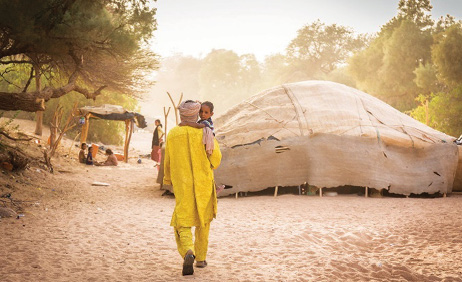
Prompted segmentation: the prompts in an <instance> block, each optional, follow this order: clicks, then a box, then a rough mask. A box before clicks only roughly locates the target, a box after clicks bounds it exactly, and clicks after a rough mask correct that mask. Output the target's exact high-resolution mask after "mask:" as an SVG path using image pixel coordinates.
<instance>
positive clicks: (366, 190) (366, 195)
mask: <svg viewBox="0 0 462 282" xmlns="http://www.w3.org/2000/svg"><path fill="white" fill-rule="evenodd" d="M368 193H369V189H368V187H367V186H366V188H364V196H365V197H366V198H367V197H368Z"/></svg>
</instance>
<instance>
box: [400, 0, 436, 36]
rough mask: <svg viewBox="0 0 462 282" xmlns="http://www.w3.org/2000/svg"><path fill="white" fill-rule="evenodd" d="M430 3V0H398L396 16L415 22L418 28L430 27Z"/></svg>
mask: <svg viewBox="0 0 462 282" xmlns="http://www.w3.org/2000/svg"><path fill="white" fill-rule="evenodd" d="M432 8H433V7H432V5H431V4H430V0H400V1H399V3H398V18H402V19H405V20H408V21H411V22H413V23H415V24H416V25H417V26H418V27H419V29H426V28H430V27H431V26H432V25H433V20H432V18H431V14H430V12H431V10H432Z"/></svg>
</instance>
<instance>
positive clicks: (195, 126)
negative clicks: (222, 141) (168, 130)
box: [178, 121, 205, 128]
mask: <svg viewBox="0 0 462 282" xmlns="http://www.w3.org/2000/svg"><path fill="white" fill-rule="evenodd" d="M178 125H179V126H190V127H194V128H204V127H205V124H202V123H195V122H189V121H182V122H180V124H178Z"/></svg>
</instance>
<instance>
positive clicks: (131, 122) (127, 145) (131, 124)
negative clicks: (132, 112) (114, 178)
mask: <svg viewBox="0 0 462 282" xmlns="http://www.w3.org/2000/svg"><path fill="white" fill-rule="evenodd" d="M125 123H126V124H128V137H126V140H125V150H124V161H125V162H126V163H128V149H129V148H130V140H131V139H132V133H133V129H134V122H133V120H129V121H128V123H127V121H125Z"/></svg>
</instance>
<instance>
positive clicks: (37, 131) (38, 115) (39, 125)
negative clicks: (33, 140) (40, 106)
mask: <svg viewBox="0 0 462 282" xmlns="http://www.w3.org/2000/svg"><path fill="white" fill-rule="evenodd" d="M34 71H35V88H36V91H37V92H39V91H40V89H42V83H41V81H40V75H41V74H40V66H39V65H37V64H34ZM35 121H36V123H35V134H36V135H39V136H42V124H43V111H37V112H36V113H35Z"/></svg>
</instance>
